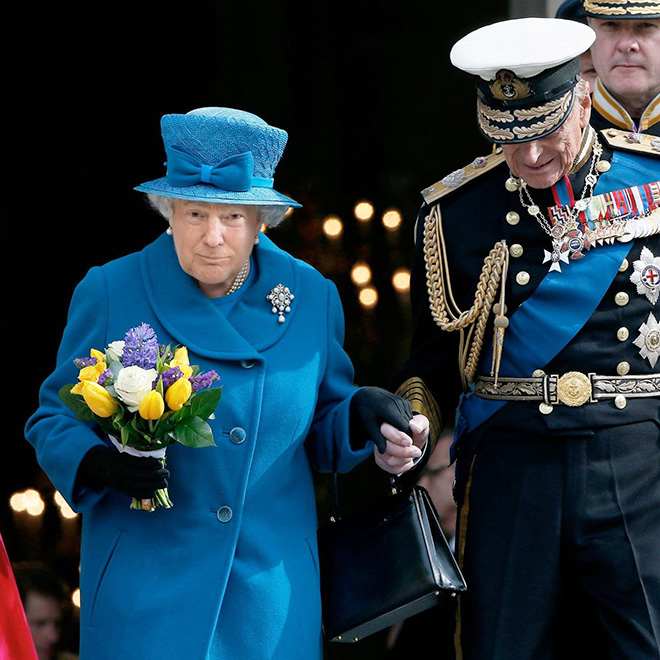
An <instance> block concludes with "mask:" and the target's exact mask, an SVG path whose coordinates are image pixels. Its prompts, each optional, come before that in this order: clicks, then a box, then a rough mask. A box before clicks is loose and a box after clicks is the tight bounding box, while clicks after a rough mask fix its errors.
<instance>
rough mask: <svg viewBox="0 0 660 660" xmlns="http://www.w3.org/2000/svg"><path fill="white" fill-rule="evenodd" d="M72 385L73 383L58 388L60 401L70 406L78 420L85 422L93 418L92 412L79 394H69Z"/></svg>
mask: <svg viewBox="0 0 660 660" xmlns="http://www.w3.org/2000/svg"><path fill="white" fill-rule="evenodd" d="M72 387H73V385H71V384H69V385H64V386H63V387H61V388H60V391H59V396H60V401H62V403H63V404H64V405H65V406H67V407H68V408H71V410H73V412H74V413H75V414H76V417H77V418H78V419H79V420H81V421H83V422H87V421H89V420H92V419H94V413H93V412H92V411H91V410H90V409H89V406H88V405H87V404H86V403H85V399H83V398H82V396H81V395H80V394H71V388H72Z"/></svg>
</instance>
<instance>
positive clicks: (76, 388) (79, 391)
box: [69, 382, 83, 394]
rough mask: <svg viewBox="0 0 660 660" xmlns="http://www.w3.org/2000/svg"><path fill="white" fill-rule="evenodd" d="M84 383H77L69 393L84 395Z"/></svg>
mask: <svg viewBox="0 0 660 660" xmlns="http://www.w3.org/2000/svg"><path fill="white" fill-rule="evenodd" d="M82 386H83V384H82V382H79V383H76V384H75V385H74V386H73V387H72V388H71V389H70V390H69V391H70V392H71V394H82Z"/></svg>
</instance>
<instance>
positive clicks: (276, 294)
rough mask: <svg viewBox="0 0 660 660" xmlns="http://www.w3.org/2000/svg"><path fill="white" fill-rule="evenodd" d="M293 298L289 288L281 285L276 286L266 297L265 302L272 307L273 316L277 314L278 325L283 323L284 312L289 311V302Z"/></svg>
mask: <svg viewBox="0 0 660 660" xmlns="http://www.w3.org/2000/svg"><path fill="white" fill-rule="evenodd" d="M294 298H295V296H294V295H293V293H291V291H290V289H289V287H288V286H283V285H282V284H278V285H277V286H276V287H275V288H274V289H272V290H271V292H270V293H269V294H268V295H267V296H266V300H268V301H269V302H270V304H271V305H272V312H273V314H278V317H277V322H278V323H284V321H286V318H285V317H284V314H285V312H290V311H291V301H292V300H293V299H294Z"/></svg>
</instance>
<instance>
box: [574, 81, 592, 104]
mask: <svg viewBox="0 0 660 660" xmlns="http://www.w3.org/2000/svg"><path fill="white" fill-rule="evenodd" d="M589 94H590V92H589V83H588V82H587V81H586V80H585V79H584V78H582V77H581V76H578V81H577V83H575V100H576V101H577V102H578V103H581V102H582V101H584V99H585V98H587V96H589Z"/></svg>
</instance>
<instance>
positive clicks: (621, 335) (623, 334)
mask: <svg viewBox="0 0 660 660" xmlns="http://www.w3.org/2000/svg"><path fill="white" fill-rule="evenodd" d="M629 336H630V332H629V331H628V328H624V327H621V328H619V329H618V330H617V331H616V337H617V339H618V340H619V341H626V339H628V337H629Z"/></svg>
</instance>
